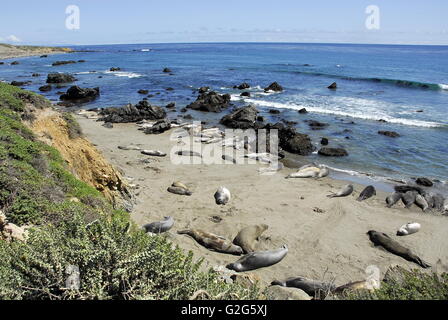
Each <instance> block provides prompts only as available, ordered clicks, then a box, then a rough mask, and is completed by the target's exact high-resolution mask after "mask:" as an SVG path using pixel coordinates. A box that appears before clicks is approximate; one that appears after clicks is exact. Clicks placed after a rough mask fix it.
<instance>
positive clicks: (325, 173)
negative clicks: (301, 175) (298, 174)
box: [317, 166, 330, 178]
mask: <svg viewBox="0 0 448 320" xmlns="http://www.w3.org/2000/svg"><path fill="white" fill-rule="evenodd" d="M319 168H320V171H319V174H318V175H317V177H318V178H325V177H328V175H329V174H330V170H329V169H328V168H327V167H325V166H319Z"/></svg>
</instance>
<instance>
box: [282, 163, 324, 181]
mask: <svg viewBox="0 0 448 320" xmlns="http://www.w3.org/2000/svg"><path fill="white" fill-rule="evenodd" d="M320 171H321V169H320V168H318V167H312V166H310V167H305V168H303V167H302V168H301V169H300V170H299V171H297V172H295V173H291V174H290V175H289V176H287V177H286V179H295V178H317V177H318V176H319V173H320Z"/></svg>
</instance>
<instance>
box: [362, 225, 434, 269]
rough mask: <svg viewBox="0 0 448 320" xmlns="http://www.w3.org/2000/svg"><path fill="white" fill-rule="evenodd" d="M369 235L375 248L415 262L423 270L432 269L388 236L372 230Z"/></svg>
mask: <svg viewBox="0 0 448 320" xmlns="http://www.w3.org/2000/svg"><path fill="white" fill-rule="evenodd" d="M367 234H368V235H369V238H370V241H372V242H373V243H374V245H375V246H382V247H383V248H384V249H386V250H387V251H389V252H390V253H393V254H395V255H397V256H400V257H402V258H404V259H406V260H408V261H411V262H414V263H416V264H418V265H419V266H421V267H422V268H430V267H431V265H429V264H428V263H426V262H425V261H423V260H422V259H421V258H419V257H418V256H417V255H416V254H414V253H413V252H412V251H411V250H410V249H408V248H406V247H404V246H402V245H401V244H399V243H398V242H397V241H395V240H393V239H392V238H390V237H389V236H388V235H387V234H385V233H381V232H377V231H374V230H370V231H369V232H367Z"/></svg>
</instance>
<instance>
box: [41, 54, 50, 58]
mask: <svg viewBox="0 0 448 320" xmlns="http://www.w3.org/2000/svg"><path fill="white" fill-rule="evenodd" d="M40 57H41V58H48V55H47V54H43V55H41V56H40Z"/></svg>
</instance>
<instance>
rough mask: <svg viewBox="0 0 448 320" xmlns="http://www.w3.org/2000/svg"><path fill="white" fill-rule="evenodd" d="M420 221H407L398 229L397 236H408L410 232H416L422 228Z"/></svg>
mask: <svg viewBox="0 0 448 320" xmlns="http://www.w3.org/2000/svg"><path fill="white" fill-rule="evenodd" d="M421 227H422V226H421V225H420V223H417V222H414V223H406V224H405V225H404V226H401V228H400V229H398V231H397V236H408V235H410V234H413V233H416V232H418V231H419V230H420V229H421Z"/></svg>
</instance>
